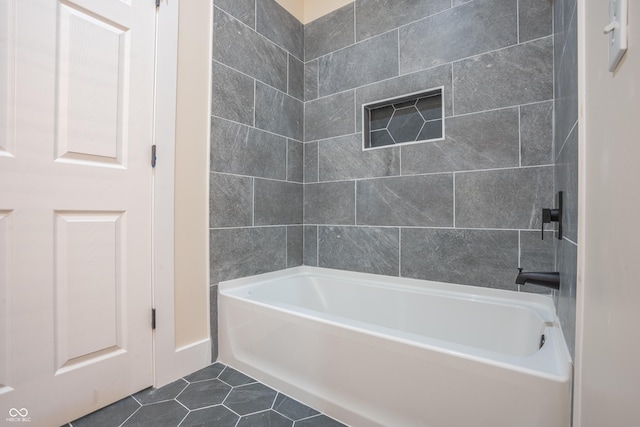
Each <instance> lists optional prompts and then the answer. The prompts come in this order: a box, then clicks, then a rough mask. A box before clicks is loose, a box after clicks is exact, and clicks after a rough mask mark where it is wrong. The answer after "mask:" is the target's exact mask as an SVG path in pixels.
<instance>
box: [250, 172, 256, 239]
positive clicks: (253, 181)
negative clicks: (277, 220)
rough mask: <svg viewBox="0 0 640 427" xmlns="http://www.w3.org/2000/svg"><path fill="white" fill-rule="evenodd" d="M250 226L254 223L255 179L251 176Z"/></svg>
mask: <svg viewBox="0 0 640 427" xmlns="http://www.w3.org/2000/svg"><path fill="white" fill-rule="evenodd" d="M251 181H252V182H251V185H252V187H251V193H252V194H251V226H254V227H255V225H256V179H255V178H253V177H252V178H251Z"/></svg>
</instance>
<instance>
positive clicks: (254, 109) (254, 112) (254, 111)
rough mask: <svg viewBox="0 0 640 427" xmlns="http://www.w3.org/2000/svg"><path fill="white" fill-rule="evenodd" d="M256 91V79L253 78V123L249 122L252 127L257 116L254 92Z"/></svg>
mask: <svg viewBox="0 0 640 427" xmlns="http://www.w3.org/2000/svg"><path fill="white" fill-rule="evenodd" d="M257 91H258V80H256V79H254V80H253V123H252V124H251V126H252V127H254V128H255V127H256V116H257V112H256V92H257Z"/></svg>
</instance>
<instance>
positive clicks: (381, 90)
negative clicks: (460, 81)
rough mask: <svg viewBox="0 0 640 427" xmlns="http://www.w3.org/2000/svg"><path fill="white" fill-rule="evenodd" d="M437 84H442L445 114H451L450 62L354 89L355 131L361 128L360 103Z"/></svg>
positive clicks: (416, 90) (400, 94)
mask: <svg viewBox="0 0 640 427" xmlns="http://www.w3.org/2000/svg"><path fill="white" fill-rule="evenodd" d="M439 86H444V89H443V92H442V99H443V100H444V113H445V116H451V115H452V114H453V102H452V86H451V65H450V64H447V65H442V66H439V67H434V68H431V69H429V70H424V71H418V72H416V73H412V74H405V75H403V76H400V77H395V78H392V79H389V80H384V81H381V82H377V83H373V84H370V85H367V86H363V87H360V88H358V89H356V132H360V131H361V130H362V104H369V103H372V102H376V101H382V100H385V99H391V98H396V97H400V96H402V95H407V94H410V93H416V92H420V91H426V90H429V89H432V88H436V87H439Z"/></svg>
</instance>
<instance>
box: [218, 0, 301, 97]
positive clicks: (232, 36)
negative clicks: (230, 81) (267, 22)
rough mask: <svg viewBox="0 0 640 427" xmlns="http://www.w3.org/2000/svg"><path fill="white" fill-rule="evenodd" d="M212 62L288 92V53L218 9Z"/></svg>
mask: <svg viewBox="0 0 640 427" xmlns="http://www.w3.org/2000/svg"><path fill="white" fill-rule="evenodd" d="M213 59H214V60H216V61H219V62H221V63H223V64H225V65H228V66H229V67H232V68H234V69H236V70H238V71H241V72H243V73H245V74H247V75H249V76H251V77H253V78H255V79H258V80H260V81H262V82H265V83H267V84H268V85H271V86H273V87H275V88H277V89H280V90H281V91H283V92H286V91H287V59H288V58H287V52H285V51H284V50H283V49H282V48H280V47H278V46H277V45H276V44H274V43H273V42H271V41H269V40H267V39H265V38H264V37H262V36H261V35H259V34H258V33H256V32H255V31H253V30H252V29H250V28H248V27H246V26H245V25H243V24H242V23H241V22H240V21H238V20H236V19H234V18H233V17H231V16H230V15H228V14H226V13H224V12H223V11H221V10H219V9H218V10H216V13H215V14H214V17H213ZM213 76H214V79H215V78H216V75H215V73H214V74H213Z"/></svg>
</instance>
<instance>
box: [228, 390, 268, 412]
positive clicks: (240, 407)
mask: <svg viewBox="0 0 640 427" xmlns="http://www.w3.org/2000/svg"><path fill="white" fill-rule="evenodd" d="M276 394H277V392H276V391H275V390H273V389H271V388H269V387H267V386H266V385H264V384H260V383H255V384H248V385H243V386H240V387H235V388H234V389H233V390H232V391H231V393H229V396H228V397H227V398H226V399H225V400H224V405H225V406H226V407H227V408H229V409H231V410H232V411H235V412H237V413H238V414H240V415H246V414H251V413H253V412H259V411H264V410H266V409H271V405H273V402H274V400H275V398H276Z"/></svg>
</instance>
